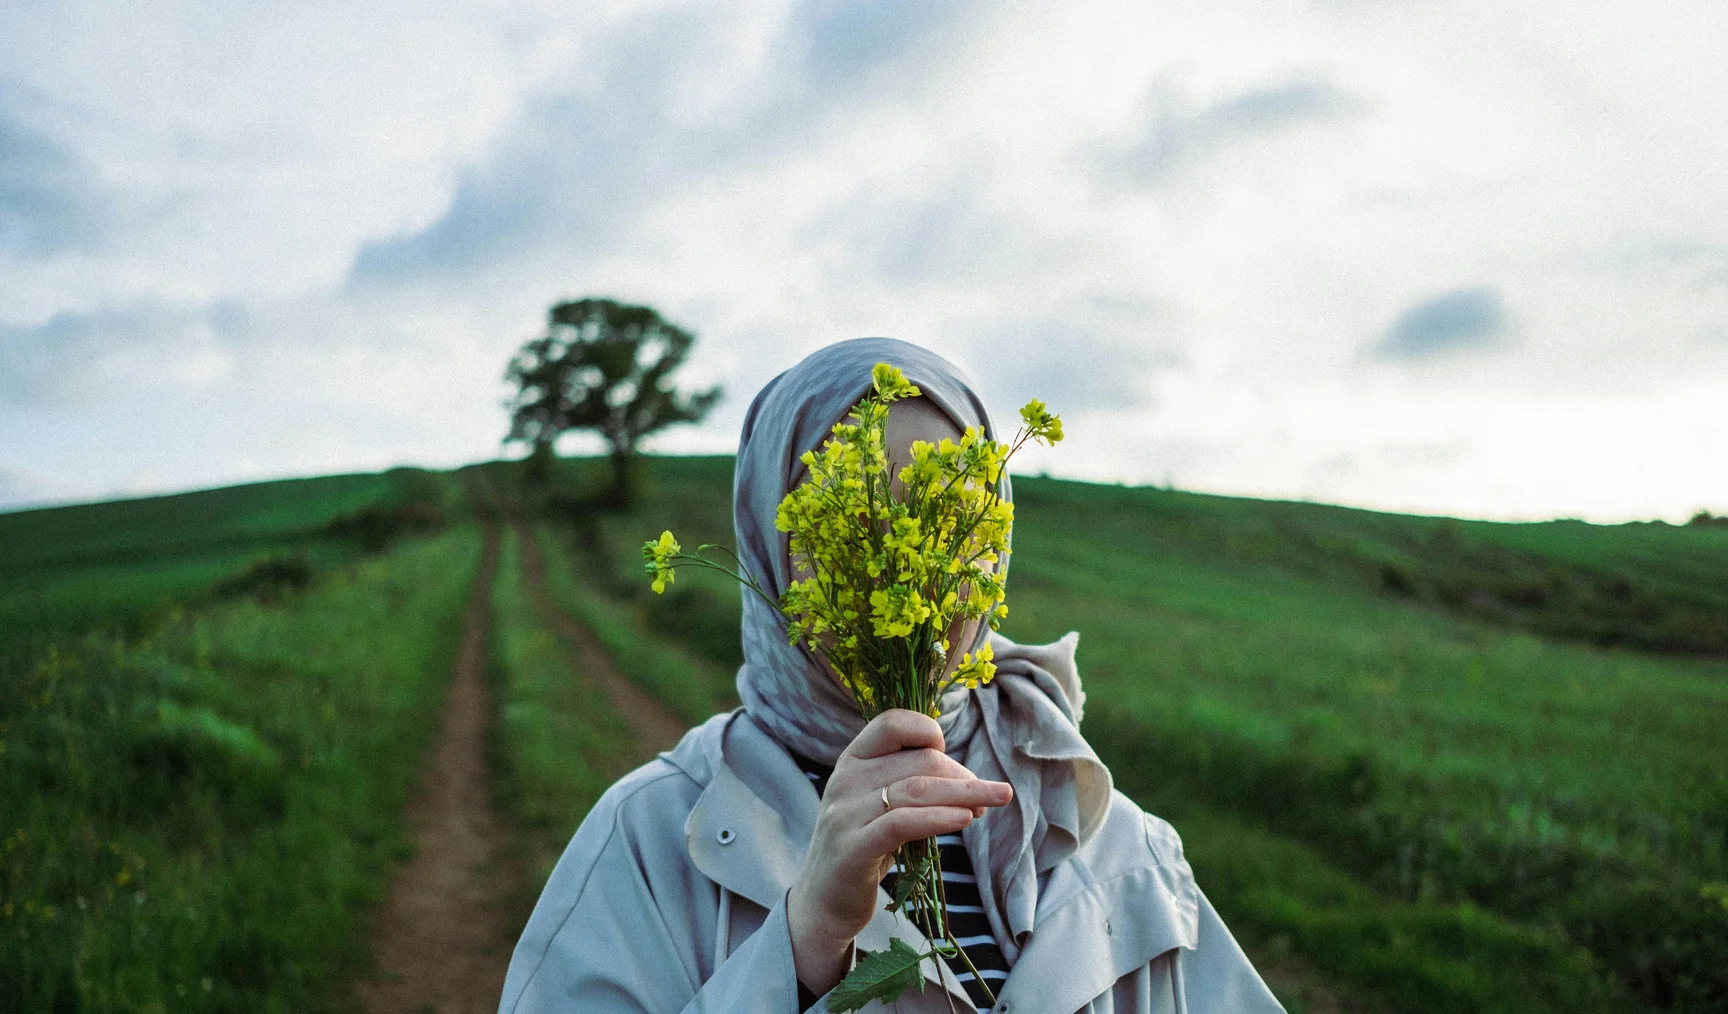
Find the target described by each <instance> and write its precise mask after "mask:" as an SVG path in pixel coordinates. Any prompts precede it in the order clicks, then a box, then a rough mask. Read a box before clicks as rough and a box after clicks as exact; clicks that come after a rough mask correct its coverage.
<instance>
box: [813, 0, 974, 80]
mask: <svg viewBox="0 0 1728 1014" xmlns="http://www.w3.org/2000/svg"><path fill="white" fill-rule="evenodd" d="M975 6H976V5H975V4H972V3H965V2H952V0H941V2H920V0H857V2H848V0H812V2H806V3H803V4H800V5H799V6H798V8H797V9H796V11H795V12H794V13H793V15H792V17H791V18H790V19H789V20H788V23H787V26H786V32H785V35H784V37H783V44H784V45H786V46H788V48H790V49H791V51H794V52H801V53H802V60H801V61H800V63H801V66H800V67H799V68H798V70H799V73H798V74H797V75H796V76H797V77H798V78H801V79H802V80H803V81H805V82H810V83H814V84H816V85H817V87H816V89H815V90H816V91H818V92H820V93H822V94H824V95H835V94H844V93H847V92H850V91H851V90H852V89H854V88H856V87H857V86H858V85H860V84H863V83H864V82H865V81H866V80H868V79H869V77H870V76H871V72H872V71H874V70H876V69H877V68H880V67H885V66H890V65H894V64H897V63H901V62H903V61H904V60H905V59H906V58H907V56H908V54H913V53H917V52H919V51H920V50H926V49H928V48H929V47H930V46H932V45H933V44H937V43H940V42H943V41H945V40H947V38H948V32H949V31H950V30H951V29H953V28H954V27H956V26H957V25H958V24H959V22H960V16H961V15H962V14H964V13H965V12H967V11H968V10H970V9H972V8H974V7H975Z"/></svg>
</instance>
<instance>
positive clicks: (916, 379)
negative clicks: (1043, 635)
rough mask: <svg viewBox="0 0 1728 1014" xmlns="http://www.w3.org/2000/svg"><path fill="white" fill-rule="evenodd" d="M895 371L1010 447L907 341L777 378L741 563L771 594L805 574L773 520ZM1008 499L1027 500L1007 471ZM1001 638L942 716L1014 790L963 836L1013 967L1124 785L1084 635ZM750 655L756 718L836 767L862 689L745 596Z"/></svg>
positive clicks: (754, 438)
mask: <svg viewBox="0 0 1728 1014" xmlns="http://www.w3.org/2000/svg"><path fill="white" fill-rule="evenodd" d="M881 362H886V363H890V364H892V365H894V366H896V367H899V368H900V369H901V370H902V371H903V372H904V373H905V374H906V378H907V379H908V380H910V381H911V382H912V383H914V384H916V385H918V387H919V389H920V390H921V391H922V392H923V394H924V397H926V398H928V399H930V400H931V401H932V402H934V403H935V405H936V406H937V407H939V408H940V409H941V410H942V411H943V412H945V413H946V414H947V415H948V417H949V418H950V419H952V420H953V421H954V423H955V424H956V425H957V426H959V427H961V428H962V429H964V428H965V427H967V426H978V427H981V428H982V429H983V430H984V432H985V434H986V435H987V436H988V437H990V438H991V439H993V440H1000V439H1002V438H1001V436H1000V435H999V434H998V433H997V432H996V430H995V428H994V427H993V426H992V425H991V422H990V414H989V412H988V411H986V409H985V407H984V402H983V400H982V399H980V398H979V397H978V395H977V394H976V393H975V392H974V391H973V389H972V386H971V384H970V383H968V382H967V380H966V377H965V375H964V374H962V373H961V372H960V371H959V370H958V369H957V368H956V367H954V366H953V365H952V364H951V363H949V362H948V361H947V360H945V359H943V358H942V357H941V356H938V355H936V354H935V353H933V352H930V351H929V350H927V349H923V348H920V347H918V346H916V345H912V344H909V343H907V342H902V341H896V340H894V339H891V338H858V339H854V340H852V341H844V342H838V343H836V344H833V345H829V346H828V347H826V348H824V349H821V350H819V351H817V352H815V353H813V354H811V355H810V356H809V357H808V358H806V359H804V361H802V362H800V363H799V364H798V365H796V366H794V367H792V368H791V369H790V370H787V371H786V372H784V373H782V374H780V375H779V376H778V377H775V378H774V379H773V380H772V381H770V382H769V383H768V385H767V386H766V387H764V388H763V389H762V391H761V393H759V394H758V395H757V396H756V399H755V401H753V402H752V403H751V405H750V410H749V412H748V413H747V414H746V415H745V417H744V430H743V435H742V436H741V438H740V439H739V443H738V460H737V466H736V471H735V472H734V474H733V483H732V510H733V527H734V530H735V534H736V538H737V545H738V556H739V558H740V559H741V561H742V562H743V565H744V569H745V571H746V572H747V573H748V574H749V575H750V577H752V578H753V579H755V580H756V581H757V583H758V584H759V585H760V586H761V587H762V588H763V590H765V591H766V592H768V594H770V595H772V596H775V597H778V596H779V595H780V594H781V593H782V592H784V591H785V590H786V587H787V585H788V584H789V583H790V582H791V581H792V573H791V561H790V560H789V559H788V541H787V536H786V535H785V534H784V533H782V532H780V531H778V530H777V529H776V528H775V527H774V516H775V508H776V507H777V506H778V505H779V503H780V501H781V500H782V499H783V498H784V497H785V496H786V494H787V493H788V492H789V491H790V490H791V489H792V488H793V487H794V486H795V485H796V484H797V483H799V482H801V481H802V480H803V465H802V464H801V463H800V461H799V458H800V457H802V456H803V454H804V452H805V451H810V450H816V449H817V448H819V447H820V446H821V445H822V443H823V441H824V440H826V439H827V437H828V435H829V431H830V429H831V428H832V427H833V425H834V424H835V423H837V422H839V421H841V420H842V419H843V418H844V417H845V416H846V415H847V413H849V412H850V411H851V409H852V407H853V406H854V405H856V404H857V403H858V402H859V401H860V400H861V399H862V398H863V397H864V396H865V394H866V393H868V391H869V389H870V371H871V368H872V367H873V366H875V365H876V364H877V363H881ZM1002 496H1003V498H1004V499H1011V496H1012V490H1011V488H1010V486H1009V482H1008V478H1007V476H1006V475H1005V476H1003V479H1002ZM1012 587H1013V586H1012V584H1010V585H1009V588H1010V592H1012ZM982 636H983V635H982V634H981V639H982ZM987 636H988V637H989V640H990V644H991V646H992V648H993V649H994V651H995V656H996V658H995V660H996V667H997V668H996V678H995V680H993V681H992V682H991V683H990V685H989V686H986V687H980V688H978V689H976V690H968V689H965V688H963V687H956V688H954V689H951V690H950V691H948V693H947V694H945V695H944V696H943V698H942V715H941V718H940V719H939V721H940V723H941V726H942V733H943V736H944V740H945V745H946V747H947V751H948V753H949V755H950V756H952V757H954V758H955V759H956V760H958V761H960V762H961V763H962V764H964V765H966V767H967V768H968V769H970V770H971V771H972V772H973V773H974V774H976V775H978V776H979V777H980V778H988V779H992V780H996V781H1005V782H1008V783H1009V784H1011V785H1013V787H1014V799H1013V801H1012V802H1010V803H1009V804H1008V805H1006V806H999V807H995V808H993V809H990V810H987V811H986V812H985V816H984V817H982V818H980V819H978V820H974V821H973V822H972V823H971V824H970V825H968V826H967V827H966V829H965V831H964V832H963V834H962V840H963V841H964V843H965V845H966V851H967V854H968V855H969V856H970V857H971V859H972V864H973V867H974V868H975V871H976V873H977V877H978V892H979V894H980V895H981V896H982V898H983V900H984V909H985V915H986V917H987V918H988V919H989V921H990V927H991V930H992V932H993V934H994V936H995V937H996V942H997V944H998V945H999V946H1001V948H1002V952H1003V954H1004V955H1006V956H1007V958H1008V961H1009V963H1010V964H1012V963H1013V961H1014V960H1015V959H1016V958H1017V957H1018V955H1019V952H1020V949H1021V947H1022V946H1023V944H1024V942H1025V941H1026V938H1027V935H1028V934H1029V933H1031V932H1032V929H1033V923H1034V914H1035V911H1036V909H1037V903H1038V885H1039V876H1040V874H1043V873H1045V872H1046V871H1048V870H1050V869H1051V868H1053V867H1055V866H1056V865H1057V864H1059V863H1060V862H1062V860H1063V859H1065V858H1067V857H1068V856H1070V855H1072V854H1073V852H1074V851H1075V850H1076V849H1077V848H1079V846H1080V845H1081V844H1082V843H1083V842H1085V841H1086V840H1087V839H1088V838H1090V837H1091V836H1092V834H1093V833H1094V832H1095V831H1096V830H1097V829H1098V827H1099V826H1100V825H1102V823H1103V821H1104V816H1105V814H1106V812H1107V811H1108V810H1109V807H1110V793H1111V782H1110V773H1109V771H1108V770H1107V769H1106V768H1105V767H1104V764H1103V762H1102V761H1100V760H1099V759H1098V756H1097V754H1095V753H1093V752H1092V748H1091V747H1090V746H1089V745H1087V743H1086V741H1085V739H1083V738H1082V737H1081V735H1080V717H1081V711H1082V708H1083V706H1084V704H1085V694H1084V692H1083V691H1082V690H1081V686H1080V675H1079V672H1078V670H1077V668H1076V667H1075V663H1074V650H1075V647H1076V645H1077V644H1078V641H1079V635H1078V634H1075V633H1070V634H1069V635H1068V636H1067V637H1064V638H1063V639H1062V640H1060V641H1057V642H1055V643H1054V644H1048V645H1020V644H1015V643H1014V642H1013V641H1010V640H1008V639H1007V638H1005V637H1002V636H1001V635H999V634H996V633H993V632H988V633H987ZM743 646H744V665H743V666H742V667H741V668H740V669H739V670H738V697H739V699H740V700H741V701H743V704H744V710H745V711H746V712H748V713H749V715H750V716H751V718H752V719H754V720H755V721H756V722H757V723H758V724H760V725H761V726H762V727H764V728H765V729H767V730H768V731H769V733H771V734H772V735H773V736H774V737H775V738H776V739H778V740H779V741H780V743H781V745H783V746H785V747H786V748H787V749H789V750H791V751H793V752H795V753H798V754H802V755H803V756H805V757H808V758H810V759H812V760H816V761H820V762H822V763H825V764H833V763H835V762H836V761H837V760H838V759H839V757H840V754H841V753H842V752H843V751H844V750H845V749H846V747H847V745H848V744H850V743H851V742H852V740H853V738H854V737H856V736H857V735H858V733H859V731H860V730H862V729H863V728H864V720H863V718H861V717H860V716H859V714H858V707H857V705H856V704H855V703H854V702H853V700H852V695H851V693H850V691H848V690H846V689H845V688H843V687H842V686H840V685H839V684H838V683H837V682H836V681H835V680H834V679H833V678H832V677H830V676H829V675H828V673H827V670H826V669H825V668H823V666H822V664H821V663H820V662H819V661H818V660H817V659H816V657H815V656H814V655H812V654H811V653H810V651H809V649H808V648H806V647H804V646H803V645H802V644H797V645H792V644H788V643H787V640H786V621H785V620H784V619H783V618H782V617H781V616H780V614H779V613H778V612H777V611H776V610H774V609H773V608H771V607H769V606H768V605H767V604H766V603H764V602H762V601H761V600H759V599H758V598H757V597H756V596H754V595H745V596H744V608H743ZM971 647H973V646H971V645H967V646H959V648H958V649H957V650H969V649H970V648H971Z"/></svg>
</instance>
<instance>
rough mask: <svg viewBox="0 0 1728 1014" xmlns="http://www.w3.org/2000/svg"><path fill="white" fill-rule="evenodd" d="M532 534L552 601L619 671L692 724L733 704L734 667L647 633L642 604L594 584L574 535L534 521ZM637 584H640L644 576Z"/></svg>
mask: <svg viewBox="0 0 1728 1014" xmlns="http://www.w3.org/2000/svg"><path fill="white" fill-rule="evenodd" d="M535 536H536V538H537V539H539V543H540V547H541V556H542V557H543V558H544V559H545V561H546V584H547V589H548V591H549V593H550V594H551V596H552V599H553V601H554V602H556V603H557V604H558V606H559V607H560V608H562V609H565V610H567V611H568V612H569V613H570V615H572V616H574V617H575V618H576V619H577V620H578V621H579V622H581V623H582V624H583V625H585V626H586V627H587V628H588V629H589V630H591V631H593V633H594V636H595V637H596V638H598V639H599V641H600V643H601V645H602V646H603V647H604V648H605V649H606V653H607V654H608V656H610V657H611V659H612V662H613V664H614V665H615V666H616V667H617V668H618V671H619V672H620V673H622V674H623V675H624V676H625V677H627V678H628V679H630V680H631V681H632V682H634V683H636V684H637V685H638V686H640V687H642V689H644V690H646V691H648V692H649V693H651V694H653V695H654V696H655V698H657V699H658V700H659V701H660V702H661V703H662V704H664V705H666V706H667V707H668V708H670V709H671V710H672V711H673V712H674V713H675V714H677V715H678V716H679V717H680V718H683V719H684V720H686V721H688V722H690V723H691V724H692V725H694V724H695V723H697V722H700V721H702V720H704V719H706V718H707V717H708V716H710V715H712V714H714V713H715V712H718V711H724V710H727V709H729V708H732V707H735V706H736V705H737V703H738V700H737V692H736V690H735V684H734V681H733V680H734V676H735V675H736V670H735V669H734V668H731V667H727V666H724V665H722V664H719V663H717V662H715V661H713V660H711V659H707V658H703V657H701V656H700V655H696V654H693V653H691V652H689V651H686V650H683V649H681V648H680V647H679V646H677V645H675V644H673V643H670V642H669V641H667V640H664V639H661V638H657V637H654V636H652V633H653V631H652V630H651V628H650V627H649V626H648V624H647V623H646V622H645V619H644V617H643V607H642V605H637V604H635V603H632V602H630V601H629V600H620V599H617V598H613V597H611V596H608V595H606V594H604V593H603V592H601V591H599V590H598V589H600V588H604V587H605V580H606V579H605V576H604V573H603V572H600V571H599V568H598V567H597V566H596V565H595V564H594V563H593V562H592V558H591V557H590V556H589V555H588V554H587V553H586V552H585V551H584V550H583V548H582V546H581V545H580V540H579V539H575V540H574V542H573V541H572V540H571V539H570V537H568V536H565V537H563V538H561V537H560V533H559V531H558V530H556V529H554V528H551V527H547V526H538V527H536V529H535ZM638 545H640V544H638ZM638 559H640V557H638ZM637 572H638V574H640V573H641V572H640V569H638V571H637ZM678 580H679V581H680V582H683V581H684V577H683V575H680V576H679V578H678ZM642 584H643V586H644V588H645V589H646V585H647V581H646V580H644V581H643V582H642ZM734 623H736V620H734Z"/></svg>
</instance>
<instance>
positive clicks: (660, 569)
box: [642, 531, 682, 595]
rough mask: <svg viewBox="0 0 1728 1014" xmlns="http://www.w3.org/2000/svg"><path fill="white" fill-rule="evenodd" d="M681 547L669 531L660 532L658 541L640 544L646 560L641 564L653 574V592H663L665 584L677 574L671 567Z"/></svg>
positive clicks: (669, 582) (657, 593)
mask: <svg viewBox="0 0 1728 1014" xmlns="http://www.w3.org/2000/svg"><path fill="white" fill-rule="evenodd" d="M681 548H682V547H680V546H679V545H678V540H677V539H674V538H673V537H672V533H671V531H664V532H661V533H660V538H659V540H658V541H655V542H644V543H643V544H642V558H643V560H644V561H646V562H645V563H644V564H643V565H642V566H643V569H645V570H647V571H648V573H650V574H652V575H654V585H653V587H654V594H656V595H659V594H661V593H662V592H664V591H665V590H666V586H667V585H669V584H671V583H672V581H673V579H674V578H676V577H677V576H678V575H677V572H676V571H674V570H673V569H672V567H673V563H672V561H673V560H674V559H675V558H676V557H677V556H678V553H679V551H680V549H681Z"/></svg>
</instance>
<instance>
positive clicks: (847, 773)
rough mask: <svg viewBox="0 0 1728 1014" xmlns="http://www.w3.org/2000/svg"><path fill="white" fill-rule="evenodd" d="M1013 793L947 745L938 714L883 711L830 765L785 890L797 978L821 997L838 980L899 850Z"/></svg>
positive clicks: (951, 828) (966, 820)
mask: <svg viewBox="0 0 1728 1014" xmlns="http://www.w3.org/2000/svg"><path fill="white" fill-rule="evenodd" d="M884 787H886V788H887V789H888V802H889V804H890V808H888V809H884V808H883V806H882V789H883V788H884ZM1013 798H1014V789H1013V788H1012V787H1011V786H1009V784H1008V783H1007V782H990V781H985V780H983V779H981V778H979V777H978V776H977V775H974V774H973V773H972V772H970V771H968V770H966V768H965V766H964V765H962V764H960V763H959V762H957V761H955V760H952V759H950V758H949V757H948V756H947V755H946V754H944V753H943V752H942V729H941V727H940V726H938V725H937V724H936V721H935V719H933V718H930V717H929V716H928V715H920V714H918V713H916V712H912V711H905V710H900V709H896V710H893V711H885V712H883V713H882V714H880V715H877V716H876V718H875V719H873V720H872V721H871V722H870V724H869V725H866V726H865V727H864V731H863V732H860V733H859V734H858V738H856V739H854V740H853V741H852V743H851V745H850V746H848V747H847V748H846V752H845V753H843V754H841V755H840V760H839V762H838V763H837V764H835V765H834V774H833V776H832V777H830V778H829V779H828V788H827V790H826V791H825V792H824V793H823V795H822V809H821V814H820V815H819V816H818V817H817V818H816V833H815V834H814V835H813V836H812V837H811V839H810V852H809V854H808V855H806V856H805V857H804V868H803V869H802V870H800V871H799V872H798V880H797V881H796V882H795V883H794V884H793V885H792V890H791V892H790V893H789V894H788V896H787V902H786V918H787V922H788V923H789V925H790V927H791V930H792V960H793V964H794V966H795V967H796V968H797V972H798V981H800V982H802V983H803V984H804V985H805V987H806V988H808V989H809V990H810V991H811V992H813V993H816V994H817V995H821V994H823V993H826V992H828V991H829V990H830V989H833V988H834V985H835V984H836V983H838V982H839V981H840V979H841V977H842V976H843V975H844V974H845V972H846V959H847V956H848V955H849V954H850V953H851V950H852V939H853V938H854V937H856V936H857V935H858V931H859V930H861V929H863V928H864V926H865V924H867V923H868V922H869V921H870V917H871V916H872V915H874V914H875V912H876V888H877V886H878V885H879V884H880V883H881V882H882V877H883V876H884V875H886V873H887V872H888V866H889V864H890V863H891V861H892V859H893V852H894V850H895V849H897V848H899V847H900V846H901V845H904V844H905V843H906V842H909V841H917V840H918V839H920V838H930V837H934V836H936V835H939V834H950V833H952V832H954V831H958V830H960V829H961V828H963V827H965V826H966V825H967V824H970V823H972V820H973V818H975V817H982V816H983V815H984V811H985V809H986V808H988V807H992V806H1001V805H1002V804H1004V803H1006V802H1008V801H1009V800H1011V799H1013Z"/></svg>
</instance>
